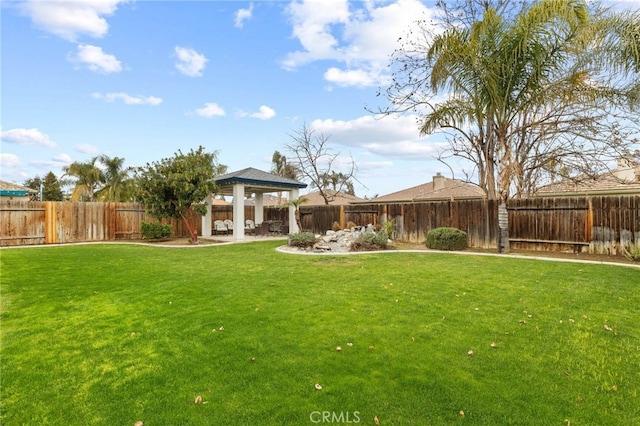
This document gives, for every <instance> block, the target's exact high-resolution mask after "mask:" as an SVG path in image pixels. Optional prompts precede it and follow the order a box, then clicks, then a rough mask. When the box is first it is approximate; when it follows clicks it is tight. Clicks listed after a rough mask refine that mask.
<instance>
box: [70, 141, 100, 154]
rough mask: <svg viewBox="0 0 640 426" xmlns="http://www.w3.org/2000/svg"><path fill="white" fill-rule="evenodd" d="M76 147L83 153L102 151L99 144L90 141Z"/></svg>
mask: <svg viewBox="0 0 640 426" xmlns="http://www.w3.org/2000/svg"><path fill="white" fill-rule="evenodd" d="M75 149H76V151H78V152H81V153H83V154H98V153H99V152H100V149H99V148H98V147H97V146H95V145H91V144H88V143H81V144H78V145H76V147H75Z"/></svg>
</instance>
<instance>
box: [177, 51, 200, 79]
mask: <svg viewBox="0 0 640 426" xmlns="http://www.w3.org/2000/svg"><path fill="white" fill-rule="evenodd" d="M175 52H176V56H177V57H178V62H176V68H177V69H178V71H180V72H181V73H182V74H184V75H186V76H189V77H200V76H202V72H203V71H204V67H205V65H206V63H207V61H208V59H207V58H206V57H205V56H204V55H202V54H200V53H198V52H196V51H195V50H193V49H190V48H187V47H180V46H176V48H175Z"/></svg>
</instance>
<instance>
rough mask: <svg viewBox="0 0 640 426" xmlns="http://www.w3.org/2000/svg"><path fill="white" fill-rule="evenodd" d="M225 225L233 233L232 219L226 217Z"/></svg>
mask: <svg viewBox="0 0 640 426" xmlns="http://www.w3.org/2000/svg"><path fill="white" fill-rule="evenodd" d="M223 222H224V226H226V227H227V231H228V232H230V233H233V221H232V220H231V219H225V220H224V221H223Z"/></svg>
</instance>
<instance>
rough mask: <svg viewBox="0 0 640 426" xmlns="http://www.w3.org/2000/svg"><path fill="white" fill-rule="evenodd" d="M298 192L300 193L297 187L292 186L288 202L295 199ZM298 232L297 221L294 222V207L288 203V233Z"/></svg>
mask: <svg viewBox="0 0 640 426" xmlns="http://www.w3.org/2000/svg"><path fill="white" fill-rule="evenodd" d="M299 194H300V191H299V190H298V188H294V189H292V190H290V191H289V202H291V201H293V200H297V199H298V196H299ZM298 232H300V230H299V229H298V223H297V222H296V208H295V207H294V206H292V205H291V204H289V233H290V234H295V233H298Z"/></svg>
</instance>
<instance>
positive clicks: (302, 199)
mask: <svg viewBox="0 0 640 426" xmlns="http://www.w3.org/2000/svg"><path fill="white" fill-rule="evenodd" d="M307 201H309V199H308V198H307V197H305V196H304V195H301V196H300V197H298V198H296V199H294V200H289V201H287V202H286V203H285V204H283V205H282V208H285V207H289V206H293V208H294V213H293V214H294V217H295V219H296V225H298V232H301V231H302V224H301V223H300V206H301V205H302V204H304V203H306V202H307Z"/></svg>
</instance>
